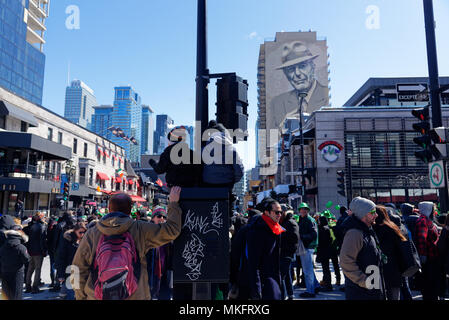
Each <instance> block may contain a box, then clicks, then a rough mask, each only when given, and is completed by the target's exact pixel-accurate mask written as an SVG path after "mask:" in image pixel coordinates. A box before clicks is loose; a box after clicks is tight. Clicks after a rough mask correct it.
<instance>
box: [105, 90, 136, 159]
mask: <svg viewBox="0 0 449 320" xmlns="http://www.w3.org/2000/svg"><path fill="white" fill-rule="evenodd" d="M114 90H115V98H114V106H113V111H112V124H111V125H112V126H114V127H119V128H121V129H122V130H123V132H124V135H125V136H126V137H128V138H130V139H131V138H135V139H136V141H137V144H134V143H132V142H130V141H128V140H126V139H124V138H122V137H117V136H114V135H112V137H111V141H112V142H114V143H116V144H118V145H119V146H121V147H123V148H124V149H125V151H126V156H127V157H128V158H129V159H130V160H131V162H140V145H141V143H142V141H141V138H142V128H141V127H142V104H141V98H140V95H139V94H138V93H136V92H135V91H134V89H133V88H132V87H131V86H124V87H115V88H114Z"/></svg>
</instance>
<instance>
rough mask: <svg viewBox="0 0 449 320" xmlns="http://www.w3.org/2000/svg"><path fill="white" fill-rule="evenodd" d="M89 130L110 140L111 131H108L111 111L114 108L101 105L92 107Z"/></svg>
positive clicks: (110, 123)
mask: <svg viewBox="0 0 449 320" xmlns="http://www.w3.org/2000/svg"><path fill="white" fill-rule="evenodd" d="M93 109H94V114H93V115H92V121H91V130H92V131H93V132H95V133H96V134H99V135H101V136H103V137H105V138H107V139H111V138H112V131H110V130H108V128H109V127H111V125H112V111H113V110H114V107H113V106H111V105H101V106H95V107H93Z"/></svg>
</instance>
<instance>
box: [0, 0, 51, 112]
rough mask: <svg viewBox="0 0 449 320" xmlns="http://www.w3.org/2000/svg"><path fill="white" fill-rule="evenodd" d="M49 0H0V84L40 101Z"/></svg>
mask: <svg viewBox="0 0 449 320" xmlns="http://www.w3.org/2000/svg"><path fill="white" fill-rule="evenodd" d="M49 3H50V0H0V86H1V87H3V88H5V89H7V90H9V91H11V92H13V93H14V94H17V95H19V96H21V97H23V98H25V99H27V100H29V101H31V102H33V103H35V104H38V105H41V104H42V92H43V85H44V69H45V55H44V54H43V46H44V44H45V40H44V33H45V31H46V30H47V28H46V27H45V20H46V19H47V17H48V8H49Z"/></svg>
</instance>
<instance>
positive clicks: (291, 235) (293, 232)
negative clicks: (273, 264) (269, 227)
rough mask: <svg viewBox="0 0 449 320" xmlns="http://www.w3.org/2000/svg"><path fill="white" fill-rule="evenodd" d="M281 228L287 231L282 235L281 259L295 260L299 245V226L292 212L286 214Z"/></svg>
mask: <svg viewBox="0 0 449 320" xmlns="http://www.w3.org/2000/svg"><path fill="white" fill-rule="evenodd" d="M281 226H282V227H284V228H285V230H286V232H284V233H282V235H281V257H292V258H293V256H294V255H295V252H296V251H297V250H298V245H299V226H298V224H297V223H296V221H295V219H294V218H293V214H292V213H291V212H289V213H287V214H286V216H285V219H284V220H283V221H282V223H281Z"/></svg>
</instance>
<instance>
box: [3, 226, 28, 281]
mask: <svg viewBox="0 0 449 320" xmlns="http://www.w3.org/2000/svg"><path fill="white" fill-rule="evenodd" d="M1 233H3V234H4V236H5V238H6V241H5V243H4V244H3V245H2V246H1V247H0V261H1V262H2V263H1V272H2V273H14V272H17V271H19V270H20V269H23V268H24V266H25V264H26V263H27V262H29V261H30V256H29V255H28V252H27V249H26V247H25V246H24V243H26V242H27V241H28V237H27V236H26V235H25V234H24V233H23V232H20V231H16V230H8V231H3V232H1Z"/></svg>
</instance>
